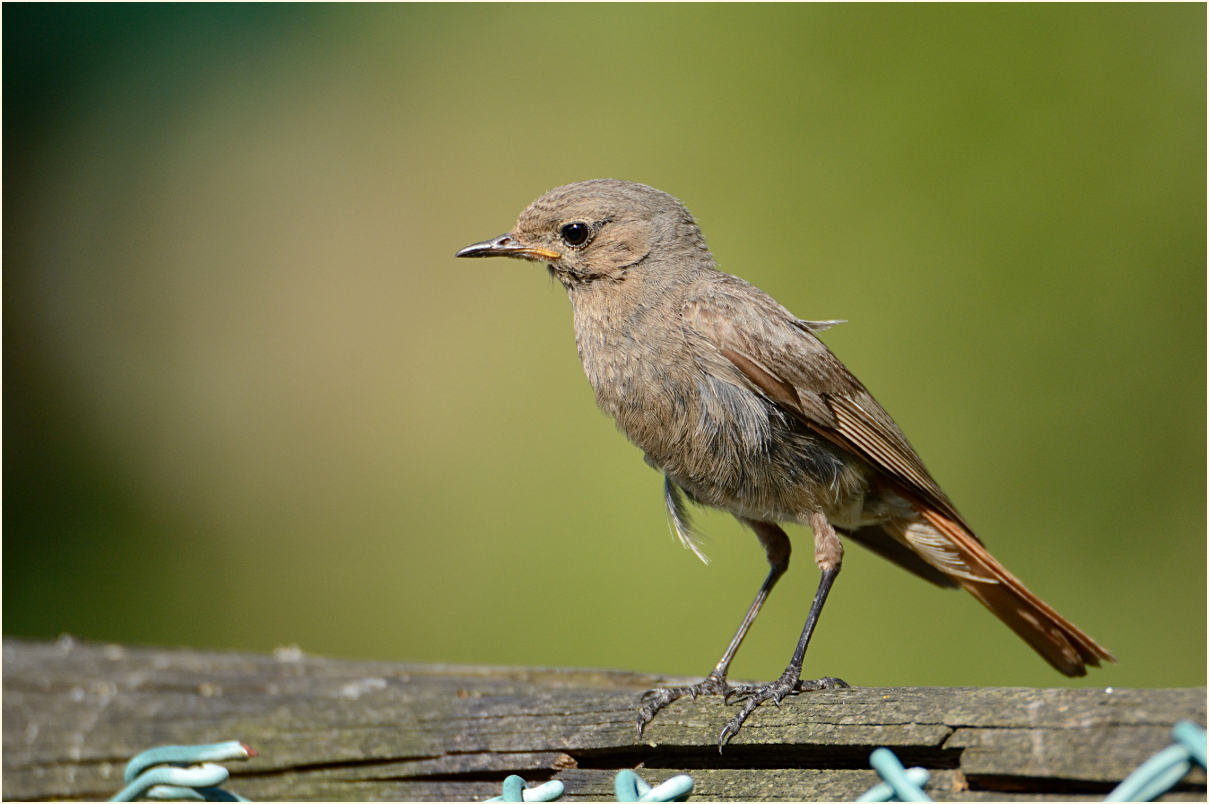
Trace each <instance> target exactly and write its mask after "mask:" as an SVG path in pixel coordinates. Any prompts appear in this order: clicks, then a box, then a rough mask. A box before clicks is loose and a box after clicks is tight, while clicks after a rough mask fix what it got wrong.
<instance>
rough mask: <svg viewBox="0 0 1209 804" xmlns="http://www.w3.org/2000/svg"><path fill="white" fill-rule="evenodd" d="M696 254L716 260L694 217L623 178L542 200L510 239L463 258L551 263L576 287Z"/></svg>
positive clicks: (478, 247)
mask: <svg viewBox="0 0 1209 804" xmlns="http://www.w3.org/2000/svg"><path fill="white" fill-rule="evenodd" d="M685 252H688V253H690V254H692V255H694V256H696V258H697V259H698V260H699V259H701V258H702V256H703V257H704V258H705V259H706V260H709V261H710V262H712V260H711V259H710V257H709V251H708V249H706V246H705V238H704V237H703V236H702V235H701V230H700V228H699V227H698V226H697V223H696V221H695V220H693V216H692V215H691V214H690V213H689V211H688V210H687V209H685V207H684V205H683V204H681V203H680V202H679V201H678V200H676V199H675V198H673V197H672V196H670V195H668V194H667V193H663V192H660V191H659V190H656V189H654V188H653V187H647V186H646V185H645V184H635V183H633V182H628V181H618V180H616V179H594V180H592V181H584V182H579V183H577V184H566V185H563V186H562V187H556V188H555V189H553V190H551V191H549V192H548V193H546V194H545V195H543V196H542V197H540V198H538V199H537V200H536V201H534V202H533V203H532V204H530V205H529V206H528V208H527V209H526V210H525V211H524V212H522V213H521V216H520V219H519V220H517V222H516V226H514V227H513V228H512V231H510V232H508V233H507V234H502V235H500V236H499V237H496V238H494V239H492V240H484V241H483V242H482V243H475V244H474V245H471V246H467V247H466V248H464V249H462V250H461V251H459V252H458V253H457V255H456V256H458V257H520V258H522V259H526V260H535V261H538V262H544V263H547V264H548V265H549V266H550V271H551V273H552V274H553V275H554V276H555V277H557V278H558V280H559V281H560V282H562V283H563V284H564V285H566V286H567V287H568V288H571V287H574V286H576V285H579V284H582V283H588V282H594V281H596V280H598V279H614V280H618V279H622V278H624V276H625V274H626V273H627V272H629V271H630V270H632V269H634V268H635V267H636V266H638V265H641V264H643V263H644V262H646V261H648V260H649V259H650V257H651V256H652V254H658V255H660V256H671V255H675V254H682V253H685Z"/></svg>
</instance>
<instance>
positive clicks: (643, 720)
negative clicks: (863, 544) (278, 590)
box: [637, 519, 790, 739]
mask: <svg viewBox="0 0 1209 804" xmlns="http://www.w3.org/2000/svg"><path fill="white" fill-rule="evenodd" d="M740 521H741V522H742V523H743V524H745V525H747V526H749V527H750V528H751V529H752V530H754V531H755V532H756V537H757V538H758V539H759V540H760V544H762V545H764V551H765V553H766V554H767V555H768V564H769V570H768V577H767V578H765V579H764V584H763V585H762V586H761V587H760V591H759V592H758V593H757V594H756V599H755V600H754V601H752V604H751V608H749V609H748V610H747V616H746V617H744V618H743V623H742V624H741V625H740V626H739V630H738V631H737V632H736V633H735V637H734V639H732V640H731V641H730V645H728V646H727V648H726V652H725V653H723V654H722V658H721V659H719V660H718V664H717V665H715V666H714V669H713V670H711V671H710V674H709V675H708V676H706V678H705V680H704V681H702V682H700V683H698V684H693V685H690V686H687V687H659V688H657V689H653V690H647V691H646V692H644V693H643V694H642V701H643V703H644V705H643V707H642V708H641V709H639V710H638V724H637V725H638V737H639V739H641V738H642V730H643V729H645V728H646V724H648V723H650V722H651V720H652V719H653V718H654V717H655V715H656V714H657V713H658V712H659V710H660V709H663V707H665V706H667V705H668V704H670V703H671V702H672V701H674V700H676V699H677V698H681V697H683V696H685V695H687V696H689V697H690V698H692V699H693V700H696V699H697V696H698V695H707V694H712V695H721V696H723V700H724V701H726V700H728V699H729V698H730V696H731V695H732V694H734V692H735V691H736V690H737V689H738V688H737V687H733V686H731V685H730V684H727V683H726V674H727V673H728V672H729V671H730V663H731V661H732V660H734V658H735V654H736V653H738V652H739V646H740V645H742V644H743V638H744V637H745V636H747V631H748V629H750V628H751V624H752V623H754V622H755V621H756V615H758V614H759V613H760V608H761V607H762V606H763V605H764V601H765V600H767V599H768V593H769V592H771V591H772V588H773V587H774V586H776V585H777V581H778V580H780V578H781V576H782V575H784V574H785V570H786V569H788V568H789V553H790V545H789V537H788V536H787V535H785V531H783V530H781V527H780V526H779V525H776V524H775V523H772V522H758V521H756V520H754V519H741V520H740Z"/></svg>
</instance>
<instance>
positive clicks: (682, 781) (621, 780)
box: [613, 770, 693, 801]
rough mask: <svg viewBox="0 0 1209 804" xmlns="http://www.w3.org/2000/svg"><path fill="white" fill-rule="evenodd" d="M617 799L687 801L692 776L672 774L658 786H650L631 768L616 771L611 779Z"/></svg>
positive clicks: (690, 790)
mask: <svg viewBox="0 0 1209 804" xmlns="http://www.w3.org/2000/svg"><path fill="white" fill-rule="evenodd" d="M613 792H614V793H616V794H617V800H618V801H688V797H689V795H690V794H691V793H692V792H693V777H691V776H689V775H688V774H684V773H682V774H680V775H679V776H673V777H672V778H670V779H668V780H667V781H666V782H664V783H663V784H661V785H659V786H658V787H651V786H650V785H649V784H647V783H646V782H644V781H643V780H642V777H641V776H639V775H638V774H637V773H634V771H632V770H623V771H618V772H617V776H616V778H614V779H613Z"/></svg>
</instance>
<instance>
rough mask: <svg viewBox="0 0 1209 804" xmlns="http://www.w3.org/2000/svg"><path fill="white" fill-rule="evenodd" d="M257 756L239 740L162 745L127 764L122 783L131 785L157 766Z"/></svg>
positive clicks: (248, 746)
mask: <svg viewBox="0 0 1209 804" xmlns="http://www.w3.org/2000/svg"><path fill="white" fill-rule="evenodd" d="M254 756H256V752H255V751H254V750H252V747H251V746H250V745H247V744H246V743H241V742H239V741H238V740H229V741H227V742H225V743H207V744H205V745H161V746H160V747H159V748H152V749H150V750H149V751H144V752H143V753H141V754H138V755H137V756H135V758H134V759H132V760H130V761H129V762H128V763H126V770H125V772H124V773H123V774H122V781H123V782H125V783H126V784H130V783H131V782H133V781H134V780H135V778H137V777H138V775H139V774H140V773H142V772H143V771H145V770H147V768H150V767H154V766H155V765H195V764H197V763H198V762H225V761H227V760H229V759H247V758H248V757H254Z"/></svg>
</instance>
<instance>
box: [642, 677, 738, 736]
mask: <svg viewBox="0 0 1209 804" xmlns="http://www.w3.org/2000/svg"><path fill="white" fill-rule="evenodd" d="M739 689H740V688H739V687H735V686H732V685H731V684H728V683H727V682H726V679H725V678H723V677H722V676H718V675H714V674H713V673H710V674H709V675H708V676H706V677H705V680H704V681H702V682H700V683H698V684H692V685H690V686H687V687H657V688H655V689H653V690H647V691H646V692H644V693H642V699H641V700H642V704H643V706H642V708H641V709H639V710H638V739H640V740H641V739H642V730H643V729H645V728H646V725H647V724H648V723H650V722H651V720H653V719H654V717H655V715H656V714H658V712H659V710H660V709H663V707H665V706H667V705H668V704H670V703H671V702H672V701H675V700H676V699H678V698H683V697H684V696H685V695H687V696H688V697H689V698H691V699H693V700H694V701H695V700H697V696H698V695H721V696H722V700H723V701H724V702H725V701H727V700H729V699H730V696H732V695H734V694H735V693H736V692H738V690H739Z"/></svg>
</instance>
